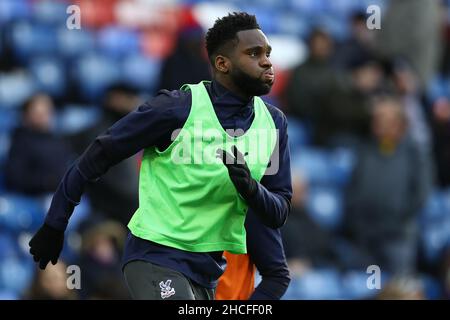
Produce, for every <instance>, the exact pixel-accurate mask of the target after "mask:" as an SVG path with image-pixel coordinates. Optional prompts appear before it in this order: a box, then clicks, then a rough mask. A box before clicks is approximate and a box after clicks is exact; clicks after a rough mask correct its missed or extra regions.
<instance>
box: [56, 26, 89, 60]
mask: <svg viewBox="0 0 450 320" xmlns="http://www.w3.org/2000/svg"><path fill="white" fill-rule="evenodd" d="M57 34H58V51H59V52H60V53H61V55H62V56H63V57H65V58H67V59H72V58H75V57H78V56H81V55H82V54H85V53H90V52H92V51H93V50H94V49H95V35H94V33H93V32H92V31H90V30H89V29H87V28H83V29H81V30H69V29H67V28H66V27H65V26H64V27H62V28H60V29H58V31H57Z"/></svg>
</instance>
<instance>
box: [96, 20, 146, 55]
mask: <svg viewBox="0 0 450 320" xmlns="http://www.w3.org/2000/svg"><path fill="white" fill-rule="evenodd" d="M97 36H98V43H99V46H100V49H101V50H102V52H103V53H104V54H107V55H110V56H111V57H113V58H120V57H123V56H125V55H126V54H130V53H137V52H139V37H138V34H137V33H136V32H134V31H131V30H127V29H124V28H120V27H106V28H104V29H102V30H100V31H99V33H98V35H97Z"/></svg>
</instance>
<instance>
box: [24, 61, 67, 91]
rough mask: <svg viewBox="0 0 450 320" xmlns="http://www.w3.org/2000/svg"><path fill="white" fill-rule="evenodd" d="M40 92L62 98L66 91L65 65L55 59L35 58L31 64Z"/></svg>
mask: <svg viewBox="0 0 450 320" xmlns="http://www.w3.org/2000/svg"><path fill="white" fill-rule="evenodd" d="M30 72H31V74H32V75H33V77H34V79H35V82H36V85H37V86H38V88H39V90H41V91H44V92H47V93H49V94H51V95H52V96H54V97H61V96H63V95H64V93H65V90H66V77H65V70H64V66H63V64H62V63H61V62H60V61H59V60H58V59H57V58H55V57H40V58H35V59H33V60H32V61H31V63H30Z"/></svg>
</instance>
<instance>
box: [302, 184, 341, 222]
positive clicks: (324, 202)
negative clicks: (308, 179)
mask: <svg viewBox="0 0 450 320" xmlns="http://www.w3.org/2000/svg"><path fill="white" fill-rule="evenodd" d="M342 206H343V199H342V195H341V194H340V192H339V191H338V190H337V189H334V188H330V187H312V188H310V189H309V191H308V196H307V202H306V207H307V211H308V214H310V215H311V218H312V219H313V220H314V221H316V222H317V223H318V224H319V225H320V226H322V227H324V228H326V229H329V230H335V229H337V228H339V227H340V225H341V222H342V216H343V210H342Z"/></svg>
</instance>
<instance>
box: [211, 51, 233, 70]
mask: <svg viewBox="0 0 450 320" xmlns="http://www.w3.org/2000/svg"><path fill="white" fill-rule="evenodd" d="M214 66H215V68H216V70H217V71H219V72H221V73H224V74H227V73H228V72H229V70H230V66H231V61H230V59H229V58H227V57H225V56H223V55H221V54H218V55H217V56H216V57H215V58H214Z"/></svg>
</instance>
